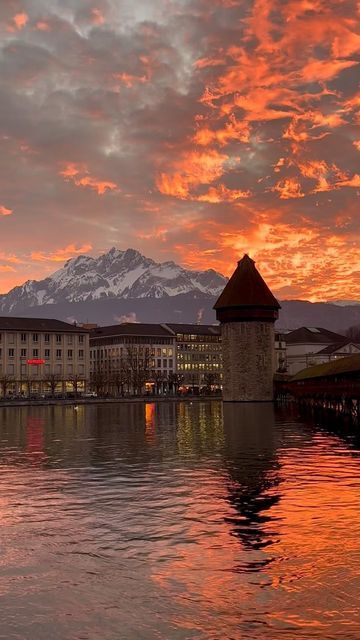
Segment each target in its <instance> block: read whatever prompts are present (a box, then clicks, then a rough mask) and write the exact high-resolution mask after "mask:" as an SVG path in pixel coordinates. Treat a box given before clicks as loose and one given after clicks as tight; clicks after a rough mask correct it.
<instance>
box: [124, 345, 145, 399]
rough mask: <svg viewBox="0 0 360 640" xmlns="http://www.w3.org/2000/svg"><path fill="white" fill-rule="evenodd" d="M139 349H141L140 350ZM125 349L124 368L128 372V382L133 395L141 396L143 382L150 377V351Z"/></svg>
mask: <svg viewBox="0 0 360 640" xmlns="http://www.w3.org/2000/svg"><path fill="white" fill-rule="evenodd" d="M140 349H141V348H140ZM140 349H138V348H137V347H135V346H133V345H132V346H129V347H128V348H127V356H126V360H125V368H126V370H127V371H128V372H129V380H130V384H131V388H132V391H133V393H134V394H135V395H138V394H141V393H142V390H143V387H144V384H145V382H146V381H147V380H148V379H149V376H150V349H149V348H148V347H146V348H145V349H141V350H140Z"/></svg>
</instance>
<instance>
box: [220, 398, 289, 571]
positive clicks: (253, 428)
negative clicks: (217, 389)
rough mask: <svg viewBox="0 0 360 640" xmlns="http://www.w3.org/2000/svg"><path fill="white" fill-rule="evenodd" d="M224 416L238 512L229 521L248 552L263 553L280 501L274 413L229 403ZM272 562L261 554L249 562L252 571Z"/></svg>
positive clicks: (233, 498)
mask: <svg viewBox="0 0 360 640" xmlns="http://www.w3.org/2000/svg"><path fill="white" fill-rule="evenodd" d="M223 415H224V454H223V455H224V460H225V463H226V466H227V469H228V473H229V479H230V484H229V501H230V503H231V504H232V505H233V507H234V508H235V513H234V516H233V517H230V518H228V519H227V521H228V522H229V523H230V524H231V525H232V527H233V530H234V533H235V534H236V535H237V536H238V537H239V538H240V540H241V541H242V543H243V545H244V546H245V548H246V549H248V550H253V551H255V552H260V551H261V549H263V548H264V547H266V545H267V544H268V541H269V527H268V523H269V522H271V515H270V513H269V511H270V509H271V507H272V506H273V505H275V504H276V503H277V502H278V501H279V492H278V490H277V489H276V488H277V485H278V484H279V476H278V469H279V463H278V461H277V453H276V452H277V448H278V440H277V438H278V435H277V430H276V428H275V418H274V409H273V406H272V405H271V404H269V403H265V404H263V403H240V404H238V403H236V404H235V403H231V404H227V403H226V404H224V414H223ZM274 524H275V522H274ZM268 561H269V559H268V558H267V557H266V556H265V555H263V554H261V555H259V554H258V553H256V554H255V555H254V556H251V555H249V556H248V559H247V562H248V564H249V567H252V568H258V567H259V566H261V565H265V564H267V563H268Z"/></svg>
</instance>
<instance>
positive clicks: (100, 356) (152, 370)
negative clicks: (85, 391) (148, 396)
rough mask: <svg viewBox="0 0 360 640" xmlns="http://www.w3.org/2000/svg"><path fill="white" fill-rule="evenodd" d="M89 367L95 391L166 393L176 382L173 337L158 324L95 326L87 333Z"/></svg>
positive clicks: (166, 328) (165, 328)
mask: <svg viewBox="0 0 360 640" xmlns="http://www.w3.org/2000/svg"><path fill="white" fill-rule="evenodd" d="M90 370H91V378H92V386H93V388H94V390H95V391H97V392H98V393H104V392H105V393H111V394H116V395H123V394H124V392H128V393H142V392H144V391H147V392H149V393H167V392H168V391H169V390H170V388H171V387H172V386H173V383H174V381H175V380H174V377H173V376H174V373H175V372H176V360H175V336H174V334H173V332H171V331H170V330H169V328H168V327H166V325H161V324H142V323H131V322H128V323H123V324H116V325H112V326H108V327H96V328H95V329H93V330H92V331H91V334H90Z"/></svg>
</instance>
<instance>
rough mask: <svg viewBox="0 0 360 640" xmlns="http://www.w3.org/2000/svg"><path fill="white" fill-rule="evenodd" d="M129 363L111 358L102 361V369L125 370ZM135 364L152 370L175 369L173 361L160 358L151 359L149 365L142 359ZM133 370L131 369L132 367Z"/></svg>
mask: <svg viewBox="0 0 360 640" xmlns="http://www.w3.org/2000/svg"><path fill="white" fill-rule="evenodd" d="M128 364H129V363H128V362H127V361H126V360H124V361H122V360H121V359H120V358H111V359H110V360H109V359H108V360H105V361H101V366H102V367H107V368H110V369H111V368H112V367H119V366H120V365H121V366H123V367H124V368H127V365H128ZM133 364H136V365H138V367H144V366H146V365H147V366H148V367H150V368H153V367H155V366H156V367H157V368H158V369H160V368H161V367H162V368H163V369H172V368H173V366H174V365H173V360H167V359H166V360H165V359H163V360H161V358H158V359H157V360H155V359H153V358H152V359H151V360H149V361H148V363H145V362H144V360H142V359H141V358H139V360H136V361H134V362H133ZM130 368H131V367H130Z"/></svg>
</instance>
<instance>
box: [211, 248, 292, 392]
mask: <svg viewBox="0 0 360 640" xmlns="http://www.w3.org/2000/svg"><path fill="white" fill-rule="evenodd" d="M279 308H280V305H279V303H278V301H277V300H276V298H274V296H273V294H272V293H271V291H270V289H269V288H268V286H267V284H266V283H265V282H264V280H263V279H262V277H261V275H260V273H259V272H258V270H257V269H256V267H255V262H254V261H253V260H251V258H249V256H248V255H245V256H244V257H243V259H242V260H240V261H239V262H238V267H237V269H236V270H235V272H234V273H233V275H232V276H231V278H230V280H229V282H228V283H227V285H226V287H225V289H224V291H223V292H222V294H221V295H220V297H219V299H218V300H217V302H216V304H215V306H214V309H216V317H217V319H218V320H219V321H220V323H221V339H222V353H223V378H224V380H223V399H224V401H227V402H263V401H269V400H270V401H271V400H273V376H274V357H275V338H274V322H275V320H276V318H277V317H278V310H279Z"/></svg>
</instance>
